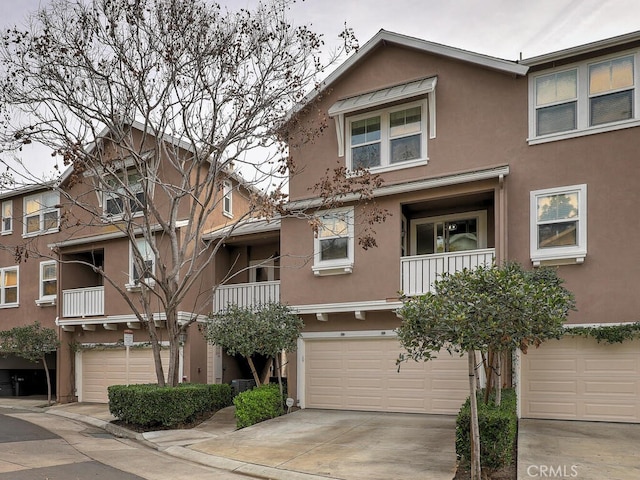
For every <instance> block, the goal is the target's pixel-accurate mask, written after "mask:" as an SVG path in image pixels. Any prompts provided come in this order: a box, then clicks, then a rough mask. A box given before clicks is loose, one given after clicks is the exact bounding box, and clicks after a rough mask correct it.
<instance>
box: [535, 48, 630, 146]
mask: <svg viewBox="0 0 640 480" xmlns="http://www.w3.org/2000/svg"><path fill="white" fill-rule="evenodd" d="M636 57H637V53H626V54H624V55H620V54H618V55H615V56H609V57H604V58H602V59H599V60H597V61H594V62H588V63H586V62H585V63H581V64H574V65H570V66H566V67H561V68H558V69H554V70H553V71H546V72H541V73H540V74H538V75H533V76H531V78H530V84H529V85H530V96H529V98H530V102H529V103H530V127H529V142H530V143H539V142H544V141H549V140H559V139H563V138H571V137H575V136H580V135H588V134H591V133H599V132H603V131H607V130H614V129H619V128H626V127H631V126H636V125H640V119H639V118H638V113H637V112H638V101H639V100H638V95H637V93H636V90H637V88H638V87H637V85H638V83H639V82H638V72H637V69H636V68H635V65H636V63H637V58H636Z"/></svg>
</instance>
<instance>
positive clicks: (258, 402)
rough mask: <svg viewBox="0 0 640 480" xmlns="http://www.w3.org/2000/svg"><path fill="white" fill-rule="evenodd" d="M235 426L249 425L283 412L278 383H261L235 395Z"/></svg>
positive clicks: (277, 415)
mask: <svg viewBox="0 0 640 480" xmlns="http://www.w3.org/2000/svg"><path fill="white" fill-rule="evenodd" d="M233 403H234V405H235V406H236V426H237V427H238V428H244V427H249V426H251V425H254V424H256V423H260V422H263V421H265V420H269V419H270V418H275V417H279V416H280V415H283V414H284V407H283V404H282V403H283V402H282V395H280V388H279V387H278V385H272V384H269V385H262V386H260V387H257V388H254V389H253V390H247V391H244V392H242V393H239V394H238V395H236V397H235V398H234V399H233Z"/></svg>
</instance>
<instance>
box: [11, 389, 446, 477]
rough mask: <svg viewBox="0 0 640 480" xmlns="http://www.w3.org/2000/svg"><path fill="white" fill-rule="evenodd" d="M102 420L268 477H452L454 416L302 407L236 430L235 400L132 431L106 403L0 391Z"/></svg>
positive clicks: (180, 451) (152, 441)
mask: <svg viewBox="0 0 640 480" xmlns="http://www.w3.org/2000/svg"><path fill="white" fill-rule="evenodd" d="M0 406H2V407H9V408H11V407H13V408H21V409H24V408H27V409H30V410H35V411H41V412H46V413H47V414H52V415H58V416H61V417H65V418H69V419H72V420H76V421H79V422H83V423H85V424H89V425H92V426H95V427H99V428H102V429H104V430H106V431H108V432H110V433H111V434H113V435H116V436H119V437H123V438H131V439H135V440H137V441H139V442H141V443H144V444H146V445H148V446H149V447H152V448H155V449H157V450H159V451H162V452H165V453H167V454H170V455H173V456H175V457H178V458H181V459H185V460H190V461H193V462H196V463H199V464H202V465H207V466H211V467H215V468H221V469H225V470H229V471H233V472H239V473H243V474H246V475H251V476H255V477H257V478H268V479H273V480H278V479H281V480H321V479H322V480H326V479H328V478H334V479H348V480H359V479H362V480H365V479H366V480H391V479H398V480H400V479H411V480H413V479H428V480H451V479H452V478H453V476H454V475H455V463H456V456H455V445H454V442H455V439H454V436H455V417H453V416H443V415H417V414H401V413H376V412H347V411H337V410H300V411H296V412H293V413H291V414H289V415H284V416H282V417H279V418H275V419H273V420H269V421H266V422H262V423H259V424H257V425H253V426H251V427H248V428H244V429H242V430H236V427H235V418H234V417H233V412H234V410H233V407H229V408H226V409H223V410H220V411H219V412H217V413H216V414H215V415H214V416H213V417H212V418H211V419H210V420H208V421H206V422H204V423H202V424H201V425H199V426H198V427H196V428H193V429H188V430H164V431H156V432H148V433H143V434H140V433H135V432H132V431H130V430H128V429H125V428H122V427H119V426H117V425H114V424H112V423H110V422H111V421H112V420H114V417H113V416H112V415H111V414H110V413H109V410H108V406H107V405H104V404H91V403H71V404H64V405H55V406H52V407H46V401H44V402H43V401H42V400H30V399H24V398H20V397H18V398H17V399H13V398H12V397H4V398H0Z"/></svg>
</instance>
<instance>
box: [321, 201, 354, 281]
mask: <svg viewBox="0 0 640 480" xmlns="http://www.w3.org/2000/svg"><path fill="white" fill-rule="evenodd" d="M342 215H344V216H345V220H346V223H347V234H346V235H335V236H334V237H333V238H345V237H346V238H347V256H346V257H345V258H338V259H331V260H321V253H322V245H321V242H322V241H323V240H328V239H330V238H326V237H325V238H321V230H322V229H323V228H324V227H323V223H322V218H323V217H329V216H331V217H334V216H342ZM316 219H317V220H318V232H317V233H316V234H315V235H314V238H313V259H314V262H313V266H312V267H311V269H312V271H313V273H314V275H316V276H324V275H341V274H347V273H352V272H353V265H354V254H355V235H354V230H355V228H354V207H342V208H335V209H331V210H323V211H322V212H318V213H317V214H316Z"/></svg>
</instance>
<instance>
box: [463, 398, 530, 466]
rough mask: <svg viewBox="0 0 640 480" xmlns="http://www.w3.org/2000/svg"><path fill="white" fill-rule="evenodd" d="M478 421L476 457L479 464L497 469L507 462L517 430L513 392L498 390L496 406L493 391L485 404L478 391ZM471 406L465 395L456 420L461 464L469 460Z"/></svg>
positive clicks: (509, 462)
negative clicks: (499, 403)
mask: <svg viewBox="0 0 640 480" xmlns="http://www.w3.org/2000/svg"><path fill="white" fill-rule="evenodd" d="M477 398H478V425H479V427H480V460H481V462H482V467H483V468H484V467H486V468H489V469H498V468H501V467H504V466H507V465H511V464H512V463H513V461H514V458H513V452H514V447H515V444H516V437H517V434H518V416H517V412H516V392H515V391H514V390H513V389H511V388H509V389H503V390H502V402H501V405H500V407H496V406H495V405H494V404H493V398H494V397H493V395H492V396H491V398H490V399H489V403H488V404H485V403H484V399H483V392H482V391H479V392H478V395H477ZM470 425H471V406H470V401H469V398H467V401H466V402H465V403H464V405H462V408H461V409H460V412H459V413H458V418H457V420H456V455H457V456H458V460H459V461H460V463H461V464H462V465H467V464H469V463H470V461H471V434H470Z"/></svg>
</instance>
